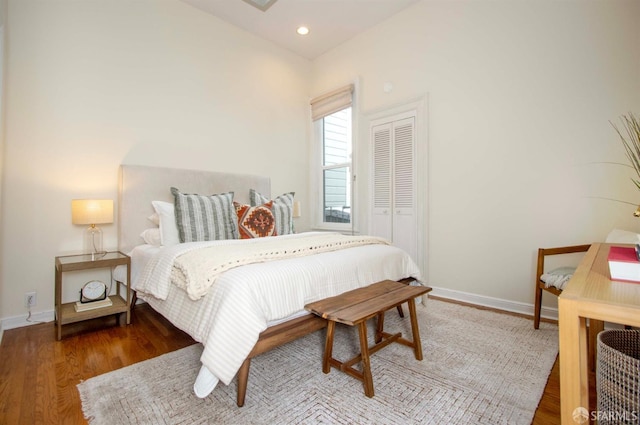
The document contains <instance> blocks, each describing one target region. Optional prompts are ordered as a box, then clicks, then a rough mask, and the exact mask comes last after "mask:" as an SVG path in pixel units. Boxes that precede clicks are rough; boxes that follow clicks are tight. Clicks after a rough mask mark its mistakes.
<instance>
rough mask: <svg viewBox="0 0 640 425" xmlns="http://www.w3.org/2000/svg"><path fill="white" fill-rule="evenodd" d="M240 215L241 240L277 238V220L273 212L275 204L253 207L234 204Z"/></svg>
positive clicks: (269, 203) (239, 232) (239, 233)
mask: <svg viewBox="0 0 640 425" xmlns="http://www.w3.org/2000/svg"><path fill="white" fill-rule="evenodd" d="M233 205H234V206H235V207H236V213H237V214H238V235H239V238H240V239H251V238H262V237H265V236H275V235H276V234H277V233H276V220H275V218H274V217H273V213H272V212H271V206H272V205H273V202H267V203H266V204H262V205H258V206H255V207H252V206H250V205H243V204H240V203H238V202H234V203H233Z"/></svg>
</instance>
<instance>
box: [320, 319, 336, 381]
mask: <svg viewBox="0 0 640 425" xmlns="http://www.w3.org/2000/svg"><path fill="white" fill-rule="evenodd" d="M335 329H336V322H334V321H333V320H329V322H328V323H327V339H326V340H325V343H324V356H323V357H322V372H324V373H329V372H330V371H331V365H330V364H329V361H330V360H331V356H332V355H333V335H334V333H335Z"/></svg>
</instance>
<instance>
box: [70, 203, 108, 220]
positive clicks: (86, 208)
mask: <svg viewBox="0 0 640 425" xmlns="http://www.w3.org/2000/svg"><path fill="white" fill-rule="evenodd" d="M71 222H72V223H73V224H102V223H113V200H111V199H73V200H72V201H71Z"/></svg>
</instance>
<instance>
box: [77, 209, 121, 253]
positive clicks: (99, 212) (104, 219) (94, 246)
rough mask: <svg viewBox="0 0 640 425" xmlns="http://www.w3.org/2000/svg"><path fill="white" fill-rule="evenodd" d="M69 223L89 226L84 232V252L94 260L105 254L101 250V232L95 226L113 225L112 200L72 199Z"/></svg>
mask: <svg viewBox="0 0 640 425" xmlns="http://www.w3.org/2000/svg"><path fill="white" fill-rule="evenodd" d="M71 222H72V223H73V224H85V225H86V224H88V225H89V227H88V228H87V229H86V230H85V232H84V252H85V253H86V254H91V260H95V257H96V255H99V254H104V253H105V251H103V250H102V230H100V228H99V227H97V226H96V224H106V223H113V200H111V199H73V200H72V201H71Z"/></svg>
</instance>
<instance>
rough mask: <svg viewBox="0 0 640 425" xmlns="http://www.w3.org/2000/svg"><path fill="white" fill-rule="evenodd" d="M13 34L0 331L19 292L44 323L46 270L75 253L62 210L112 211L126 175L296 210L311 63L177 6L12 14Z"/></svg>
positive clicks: (78, 239) (40, 0) (114, 2)
mask: <svg viewBox="0 0 640 425" xmlns="http://www.w3.org/2000/svg"><path fill="white" fill-rule="evenodd" d="M8 26H9V38H8V71H7V77H8V85H7V121H6V122H7V125H6V149H5V153H6V156H5V158H4V165H5V168H4V174H3V190H2V204H1V210H0V214H1V217H2V228H1V232H2V236H3V237H2V241H1V243H2V246H1V252H2V257H1V258H0V261H1V264H0V267H1V272H0V285H1V286H0V318H5V319H6V318H11V317H17V316H22V315H25V316H26V309H25V308H24V307H23V296H24V293H25V292H27V291H37V293H38V305H37V307H36V308H35V309H34V310H35V311H36V312H38V311H49V312H50V311H51V310H52V309H53V295H54V275H53V266H54V257H55V256H56V255H61V254H67V253H76V252H79V251H80V250H81V249H82V231H83V228H82V227H81V226H73V225H72V224H71V215H70V201H71V199H73V198H85V197H99V198H111V199H114V200H115V199H116V195H117V171H118V166H119V164H121V163H131V164H146V165H160V166H173V167H182V168H194V169H209V170H217V171H238V172H242V173H251V174H261V175H269V176H271V179H272V190H273V193H274V194H279V193H283V192H285V191H296V192H297V193H298V194H299V195H298V196H297V198H298V199H300V200H302V201H303V202H305V199H306V191H307V187H308V176H307V170H306V161H307V158H308V156H309V155H308V147H307V143H306V140H307V137H308V132H309V126H308V121H309V115H308V99H309V91H308V87H309V75H310V71H311V63H310V62H309V61H307V60H305V59H302V58H300V57H298V56H296V55H293V54H291V53H289V52H287V51H285V50H283V49H280V48H277V47H275V46H274V45H273V44H271V43H269V42H266V41H263V40H261V39H258V38H256V37H254V36H252V35H250V34H248V33H246V32H244V31H242V30H239V29H237V28H235V27H233V26H231V25H228V24H226V23H224V22H222V21H220V20H219V19H217V18H215V17H213V16H210V15H208V14H205V13H204V12H202V11H200V10H198V9H195V8H193V7H191V6H189V5H187V4H185V3H183V2H180V1H174V0H136V1H130V0H109V1H97V0H96V1H82V2H78V1H71V0H56V1H49V0H9V5H8ZM304 220H305V219H304V217H303V218H302V219H301V221H300V222H296V226H297V227H298V228H301V229H304V228H305V226H307V223H306V222H305V221H304ZM103 230H104V232H105V243H104V246H105V248H108V249H114V248H116V246H117V243H116V225H115V224H113V225H105V226H103ZM76 290H77V289H76ZM67 301H71V300H67Z"/></svg>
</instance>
